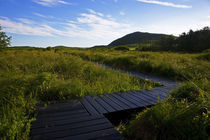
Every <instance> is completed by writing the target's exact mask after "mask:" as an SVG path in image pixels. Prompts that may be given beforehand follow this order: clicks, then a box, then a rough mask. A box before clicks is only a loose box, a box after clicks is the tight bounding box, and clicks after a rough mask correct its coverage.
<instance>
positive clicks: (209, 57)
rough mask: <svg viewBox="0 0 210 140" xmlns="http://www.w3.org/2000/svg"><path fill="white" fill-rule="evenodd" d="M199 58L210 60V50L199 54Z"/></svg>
mask: <svg viewBox="0 0 210 140" xmlns="http://www.w3.org/2000/svg"><path fill="white" fill-rule="evenodd" d="M197 58H198V59H201V60H206V61H210V52H206V53H203V54H201V55H199V56H198V57H197Z"/></svg>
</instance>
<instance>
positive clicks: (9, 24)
mask: <svg viewBox="0 0 210 140" xmlns="http://www.w3.org/2000/svg"><path fill="white" fill-rule="evenodd" d="M28 21H29V20H27V19H23V18H19V19H18V21H12V20H10V19H9V18H6V17H0V24H1V26H2V27H3V30H4V31H6V32H9V33H15V34H23V35H37V36H53V32H52V31H55V30H54V29H52V28H50V27H49V26H48V25H44V24H43V25H36V26H35V25H34V23H35V22H33V21H31V22H30V24H29V22H28Z"/></svg>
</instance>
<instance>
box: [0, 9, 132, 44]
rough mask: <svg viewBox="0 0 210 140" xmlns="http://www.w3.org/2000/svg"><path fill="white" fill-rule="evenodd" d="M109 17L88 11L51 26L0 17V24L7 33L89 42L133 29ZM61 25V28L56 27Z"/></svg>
mask: <svg viewBox="0 0 210 140" xmlns="http://www.w3.org/2000/svg"><path fill="white" fill-rule="evenodd" d="M110 17H111V16H108V17H107V16H102V15H101V14H99V12H96V11H94V10H90V9H89V10H88V12H87V13H81V14H80V15H79V16H78V17H77V18H75V19H73V20H72V19H71V20H69V21H68V22H66V21H65V22H61V23H57V24H56V26H54V27H53V26H52V25H51V24H50V23H39V22H37V21H31V20H28V19H24V18H16V20H11V19H9V18H6V17H0V24H1V25H2V27H3V30H4V31H6V32H9V33H15V34H22V35H36V36H51V37H52V36H56V37H57V36H64V37H71V38H75V37H79V38H83V39H91V40H97V41H98V40H104V39H106V40H109V41H111V40H113V38H118V37H120V36H121V35H122V34H127V33H129V32H131V31H133V30H136V29H134V28H133V27H132V26H131V25H130V24H127V23H122V22H117V21H116V20H115V19H113V18H110ZM58 24H62V27H60V26H59V27H58V26H57V25H58Z"/></svg>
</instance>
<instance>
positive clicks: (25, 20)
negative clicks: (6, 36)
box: [17, 18, 34, 24]
mask: <svg viewBox="0 0 210 140" xmlns="http://www.w3.org/2000/svg"><path fill="white" fill-rule="evenodd" d="M17 20H19V21H20V22H22V23H25V24H33V23H34V22H33V21H32V20H29V19H25V18H17Z"/></svg>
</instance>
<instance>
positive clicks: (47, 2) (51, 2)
mask: <svg viewBox="0 0 210 140" xmlns="http://www.w3.org/2000/svg"><path fill="white" fill-rule="evenodd" d="M32 1H33V2H35V3H37V4H40V5H42V6H55V5H58V4H64V5H71V3H69V2H66V1H63V0H32Z"/></svg>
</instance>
